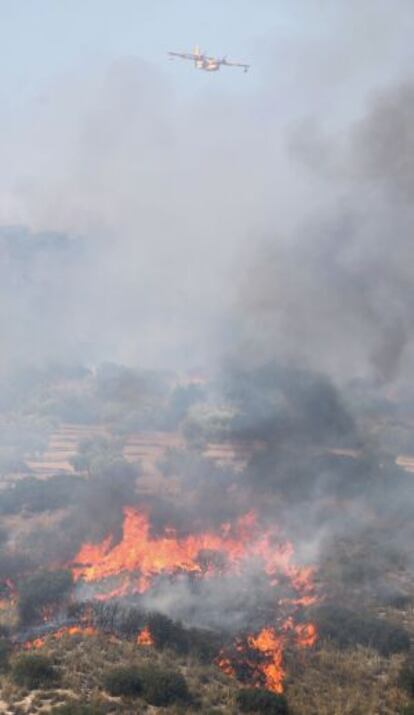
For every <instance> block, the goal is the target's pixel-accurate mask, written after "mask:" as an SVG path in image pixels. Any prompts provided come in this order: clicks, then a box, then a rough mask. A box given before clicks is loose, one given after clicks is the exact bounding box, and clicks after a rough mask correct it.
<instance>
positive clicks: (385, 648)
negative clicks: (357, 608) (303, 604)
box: [314, 606, 410, 656]
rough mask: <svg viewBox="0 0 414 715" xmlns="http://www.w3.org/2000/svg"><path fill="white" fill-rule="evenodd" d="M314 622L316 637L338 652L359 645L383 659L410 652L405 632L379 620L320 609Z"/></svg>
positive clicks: (335, 608) (343, 610) (347, 611)
mask: <svg viewBox="0 0 414 715" xmlns="http://www.w3.org/2000/svg"><path fill="white" fill-rule="evenodd" d="M314 618H315V620H316V625H317V629H318V633H319V635H320V637H321V638H329V639H331V640H333V641H335V642H336V643H337V644H338V645H339V646H340V647H341V648H347V647H352V646H356V645H363V646H367V647H370V648H375V650H377V651H378V652H379V653H381V655H384V656H389V655H391V654H392V653H401V652H404V651H408V650H409V648H410V637H409V634H408V633H407V631H406V630H405V629H404V628H401V626H395V625H392V624H391V623H387V621H384V620H382V619H380V618H374V617H373V616H370V615H365V614H363V613H361V614H358V613H355V612H354V611H351V610H350V609H347V608H341V607H338V606H321V607H320V608H318V609H317V610H316V611H315V612H314Z"/></svg>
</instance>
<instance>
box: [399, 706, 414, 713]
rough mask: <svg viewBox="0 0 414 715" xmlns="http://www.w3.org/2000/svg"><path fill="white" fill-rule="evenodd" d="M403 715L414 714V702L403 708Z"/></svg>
mask: <svg viewBox="0 0 414 715" xmlns="http://www.w3.org/2000/svg"><path fill="white" fill-rule="evenodd" d="M401 715H414V703H411V705H407V706H406V707H405V708H403V710H401Z"/></svg>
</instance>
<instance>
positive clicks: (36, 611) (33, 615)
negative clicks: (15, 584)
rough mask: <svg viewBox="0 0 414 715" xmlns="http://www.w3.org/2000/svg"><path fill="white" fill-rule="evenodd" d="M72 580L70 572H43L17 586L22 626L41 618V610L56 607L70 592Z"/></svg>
mask: <svg viewBox="0 0 414 715" xmlns="http://www.w3.org/2000/svg"><path fill="white" fill-rule="evenodd" d="M72 585H73V578H72V574H71V572H70V571H66V570H65V571H43V572H42V573H39V574H36V575H35V576H31V577H30V578H28V579H27V580H26V581H23V583H21V584H19V605H18V610H19V618H20V622H21V623H22V624H29V623H33V622H35V621H36V620H39V619H41V618H42V610H43V609H44V608H46V607H48V606H56V605H57V604H59V603H60V602H61V601H62V600H63V599H64V598H65V597H66V596H67V595H68V594H69V592H70V590H71V588H72Z"/></svg>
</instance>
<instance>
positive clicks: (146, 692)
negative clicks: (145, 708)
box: [141, 667, 190, 707]
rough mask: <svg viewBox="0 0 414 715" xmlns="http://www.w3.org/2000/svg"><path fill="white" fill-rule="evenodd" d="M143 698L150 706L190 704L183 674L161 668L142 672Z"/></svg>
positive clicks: (147, 669)
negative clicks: (178, 703)
mask: <svg viewBox="0 0 414 715" xmlns="http://www.w3.org/2000/svg"><path fill="white" fill-rule="evenodd" d="M141 682H142V691H143V692H142V694H143V698H144V699H145V700H146V701H147V703H149V704H150V705H156V706H157V707H166V706H168V705H172V704H173V703H177V702H188V701H189V700H190V693H189V691H188V688H187V683H186V681H185V679H184V678H183V676H182V675H181V673H177V672H174V671H172V670H164V669H161V668H152V667H151V668H150V667H148V668H145V669H143V670H141Z"/></svg>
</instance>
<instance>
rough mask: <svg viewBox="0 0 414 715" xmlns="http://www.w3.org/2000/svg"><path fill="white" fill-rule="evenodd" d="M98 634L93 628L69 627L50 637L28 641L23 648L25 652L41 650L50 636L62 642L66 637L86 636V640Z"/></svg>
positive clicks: (51, 634)
mask: <svg viewBox="0 0 414 715" xmlns="http://www.w3.org/2000/svg"><path fill="white" fill-rule="evenodd" d="M97 634H98V631H97V630H96V628H93V626H67V627H64V628H59V629H58V630H56V631H54V632H53V633H50V634H48V636H43V637H42V638H35V639H34V640H31V641H30V640H29V641H26V643H25V644H24V646H23V647H24V648H25V650H32V649H33V650H38V649H39V648H43V646H44V645H45V643H46V640H47V638H48V637H49V636H51V637H52V638H54V639H55V640H60V639H61V638H64V637H65V636H69V637H71V636H84V637H86V638H90V637H91V636H96V635H97Z"/></svg>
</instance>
